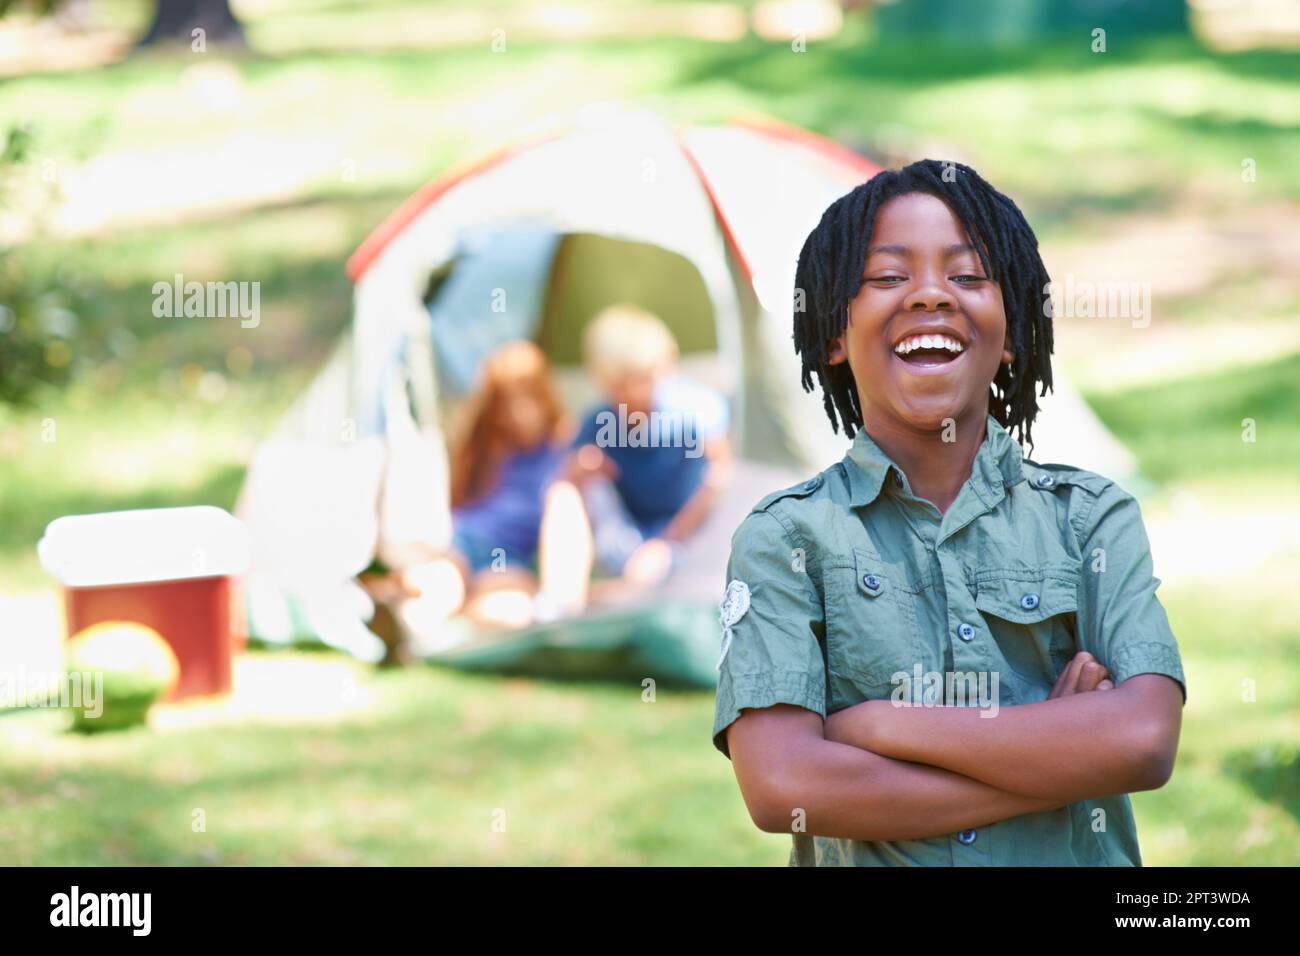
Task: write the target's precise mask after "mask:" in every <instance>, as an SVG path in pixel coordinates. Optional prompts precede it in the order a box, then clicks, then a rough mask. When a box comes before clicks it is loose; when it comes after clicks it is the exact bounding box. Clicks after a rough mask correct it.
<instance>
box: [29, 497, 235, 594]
mask: <svg viewBox="0 0 1300 956" xmlns="http://www.w3.org/2000/svg"><path fill="white" fill-rule="evenodd" d="M36 553H37V554H38V555H39V556H40V559H41V564H42V566H44V568H45V570H46V571H48V572H49V573H50V574H52V575H53V576H54V577H55V578H57V579H58V580H59V582H60V583H62V584H63V585H64V586H65V587H77V588H89V587H103V586H106V585H114V584H147V583H150V582H153V581H178V580H182V579H184V578H208V577H219V576H223V575H230V574H242V573H243V572H244V570H245V569H246V568H247V567H248V532H247V529H245V528H244V525H243V523H242V522H240V521H239V520H238V519H237V518H235V517H234V516H233V515H231V514H229V513H228V512H226V511H223V510H222V509H220V508H214V507H211V506H209V505H201V506H198V507H193V508H153V509H147V510H140V511H111V512H106V513H104V514H94V515H69V516H67V517H64V518H56V519H55V520H54V521H51V522H50V524H49V526H48V527H47V528H46V529H45V537H43V538H41V540H40V541H39V542H38V543H37V545H36Z"/></svg>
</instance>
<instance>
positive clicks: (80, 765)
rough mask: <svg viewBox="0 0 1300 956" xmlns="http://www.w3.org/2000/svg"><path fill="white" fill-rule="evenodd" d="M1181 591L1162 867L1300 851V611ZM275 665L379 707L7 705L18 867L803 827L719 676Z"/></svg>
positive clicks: (400, 860)
mask: <svg viewBox="0 0 1300 956" xmlns="http://www.w3.org/2000/svg"><path fill="white" fill-rule="evenodd" d="M1164 600H1165V603H1166V607H1167V608H1168V610H1169V615H1170V621H1171V624H1172V626H1173V628H1174V630H1175V632H1176V633H1177V634H1178V635H1179V642H1180V645H1181V647H1182V651H1183V662H1184V668H1185V671H1186V674H1187V679H1188V685H1189V697H1188V703H1187V707H1186V710H1185V712H1184V722H1183V730H1182V741H1181V747H1180V751H1179V758H1178V763H1177V766H1176V768H1175V772H1174V776H1173V778H1172V780H1171V781H1170V782H1169V783H1168V784H1167V785H1166V786H1165V787H1163V788H1162V789H1160V790H1157V791H1148V792H1142V793H1137V794H1134V795H1133V797H1132V800H1133V805H1134V812H1135V815H1136V818H1137V822H1138V834H1139V839H1140V842H1141V846H1142V850H1143V856H1144V861H1145V862H1146V863H1147V864H1148V865H1186V864H1197V865H1214V866H1225V865H1278V866H1281V865H1289V864H1291V863H1293V862H1294V860H1295V854H1296V848H1297V847H1298V846H1300V763H1298V762H1297V759H1296V754H1295V751H1294V749H1293V748H1288V746H1286V745H1285V743H1284V742H1286V741H1292V742H1294V741H1295V740H1296V739H1297V738H1298V737H1300V723H1298V722H1297V717H1296V714H1295V711H1294V707H1293V706H1292V702H1293V701H1294V700H1295V699H1296V696H1297V694H1300V674H1297V672H1296V669H1295V668H1294V667H1292V666H1291V661H1292V659H1293V657H1294V653H1295V649H1296V628H1295V623H1294V620H1295V619H1294V617H1293V616H1292V612H1288V610H1287V609H1286V608H1285V607H1284V606H1283V605H1282V604H1281V602H1278V601H1276V600H1272V601H1260V602H1252V601H1249V600H1244V599H1242V598H1241V597H1240V596H1239V597H1237V598H1236V599H1235V600H1234V601H1233V602H1232V603H1231V605H1227V604H1226V603H1225V602H1223V601H1222V600H1220V599H1219V598H1218V596H1217V595H1215V594H1207V593H1205V592H1204V591H1203V590H1191V591H1174V592H1171V593H1169V594H1165V595H1164ZM1242 620H1249V621H1250V622H1251V628H1250V629H1249V635H1248V640H1247V641H1243V639H1242V633H1243V632H1242V627H1241V621H1242ZM253 661H254V662H265V661H288V662H298V665H299V666H302V667H303V668H304V670H303V674H302V677H301V680H300V681H295V682H294V683H295V685H296V686H294V687H292V688H290V687H286V694H297V695H299V696H302V695H310V697H311V699H313V700H317V699H320V698H324V697H327V696H329V695H335V696H337V695H339V694H340V693H342V690H341V688H343V687H345V686H348V687H350V688H351V691H350V692H352V693H354V694H355V695H356V698H357V700H358V701H360V702H361V704H362V705H361V706H358V707H357V708H356V709H355V710H353V711H352V712H350V713H344V714H341V715H337V716H331V717H326V718H320V719H299V720H297V721H294V722H290V721H276V720H273V719H266V718H262V719H244V720H240V719H234V718H231V719H228V720H221V721H216V720H209V721H206V722H199V723H197V725H194V726H188V727H186V726H179V727H171V728H167V727H164V728H161V729H153V730H143V729H142V730H134V731H128V732H125V733H121V734H113V735H102V736H99V737H95V738H87V737H82V736H78V735H75V734H71V733H67V732H64V731H63V730H62V729H61V728H62V726H63V722H64V718H63V717H62V715H59V714H57V713H53V712H48V711H29V712H26V713H20V714H12V715H9V716H4V717H0V747H3V749H4V752H5V755H6V759H5V765H4V768H3V769H2V770H0V864H30V863H41V864H66V865H74V864H75V865H87V864H123V863H143V864H204V863H223V864H253V865H258V864H285V863H291V864H308V865H310V864H352V863H365V864H429V863H440V864H470V865H477V864H493V863H511V864H523V865H534V864H561V865H567V864H610V863H612V864H663V865H670V864H677V865H730V864H749V865H772V866H779V865H783V864H784V863H785V862H786V855H787V853H788V851H789V840H788V838H786V837H782V836H774V835H768V834H763V833H761V832H759V831H758V830H757V829H755V828H754V827H753V826H752V825H751V824H750V822H749V817H748V814H747V813H746V811H745V808H744V805H743V802H742V801H741V798H740V795H739V791H738V789H737V787H736V784H735V780H734V778H733V776H732V773H731V767H730V764H729V763H728V762H727V761H726V759H725V758H723V757H722V756H721V755H720V754H718V753H717V751H716V750H714V748H713V747H712V745H711V743H710V742H709V739H708V738H709V728H710V726H711V724H712V718H713V696H712V694H710V693H709V692H700V691H664V690H660V691H659V693H658V695H657V700H655V701H654V702H652V703H646V702H643V701H642V699H641V688H640V685H639V684H629V685H617V684H589V683H584V684H565V683H561V682H545V681H534V680H524V679H509V680H506V679H498V678H493V677H485V676H473V675H465V674H460V673H455V672H449V671H442V670H435V669H427V668H415V669H410V670H405V671H399V672H392V671H375V670H371V669H368V668H366V667H364V666H361V665H359V664H356V663H355V662H351V661H340V660H339V659H338V658H336V657H335V656H334V655H268V654H256V655H253ZM340 675H345V676H343V677H341V676H340ZM348 678H350V680H351V681H352V682H353V683H352V684H348V682H347V681H348ZM1245 681H1252V682H1254V698H1255V699H1254V700H1253V701H1247V700H1244V699H1243V687H1245V686H1246V684H1244V683H1243V682H1245ZM195 810H202V811H203V815H204V819H205V821H206V830H205V831H204V832H194V830H193V829H192V823H193V820H194V819H195V816H194V811H195ZM502 813H503V814H504V821H505V832H498V831H497V830H495V829H494V821H498V820H500V819H502ZM106 834H109V836H105V835H106Z"/></svg>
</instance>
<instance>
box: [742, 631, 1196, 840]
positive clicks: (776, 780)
mask: <svg viewBox="0 0 1300 956" xmlns="http://www.w3.org/2000/svg"><path fill="white" fill-rule="evenodd" d="M1182 701H1183V698H1182V691H1181V689H1180V688H1179V686H1178V683H1177V681H1174V680H1173V679H1171V678H1169V677H1166V676H1164V675H1163V674H1139V675H1136V676H1134V677H1131V678H1129V679H1128V680H1126V681H1124V682H1123V683H1122V684H1121V685H1120V686H1118V687H1115V686H1113V684H1112V682H1111V681H1110V680H1109V679H1108V676H1107V673H1106V669H1105V667H1103V666H1102V665H1101V664H1100V663H1099V662H1098V661H1096V660H1095V659H1093V658H1092V657H1091V655H1089V654H1088V653H1087V652H1086V651H1084V652H1080V653H1079V654H1078V655H1076V657H1075V658H1074V660H1072V661H1071V662H1070V664H1069V665H1068V666H1067V667H1066V668H1065V670H1064V671H1063V672H1062V673H1061V676H1060V677H1059V678H1058V679H1057V682H1056V686H1055V687H1053V688H1052V693H1051V695H1050V696H1049V697H1048V699H1047V700H1043V701H1038V702H1035V703H1032V704H1021V705H1018V706H1014V707H1003V708H1001V709H1000V710H999V711H998V713H997V716H995V717H991V718H989V717H981V716H980V710H979V709H978V708H974V707H898V706H895V705H894V704H893V703H892V702H890V701H885V700H873V701H866V702H864V703H861V704H858V705H856V706H854V707H849V708H846V709H845V710H842V711H838V712H836V713H835V714H832V715H831V716H830V717H828V718H827V719H826V720H825V721H823V720H822V718H821V717H820V716H819V715H818V714H815V713H813V712H812V711H810V710H805V709H804V708H802V707H796V706H793V705H790V704H778V705H776V706H774V707H765V708H762V709H748V710H744V711H743V712H742V713H741V716H740V717H739V718H737V719H736V721H735V722H734V723H732V724H731V726H730V727H728V728H727V745H728V749H729V751H730V753H731V759H732V766H733V769H734V770H735V773H736V779H737V781H738V783H739V784H740V791H741V795H742V796H743V797H744V800H745V806H746V807H747V808H748V809H749V813H750V816H751V818H752V819H753V821H754V823H755V825H756V826H758V827H759V829H761V830H765V831H767V832H769V833H788V832H790V827H791V821H792V814H794V813H795V812H796V811H797V810H801V811H802V812H803V814H804V824H805V829H806V832H808V833H814V834H817V835H819V836H833V837H843V838H847V839H852V840H867V841H877V840H909V839H920V838H923V837H928V836H938V835H941V834H947V833H952V832H954V831H956V830H961V829H965V828H969V827H977V826H983V825H985V824H988V823H992V822H994V821H997V820H1005V819H1007V818H1009V817H1015V816H1020V815H1021V814H1025V813H1034V812H1039V811H1043V810H1054V809H1058V808H1060V807H1063V806H1065V805H1066V804H1068V803H1073V802H1075V801H1078V800H1088V799H1093V798H1096V797H1101V796H1108V795H1110V794H1115V793H1129V792H1133V791H1137V790H1154V789H1157V788H1159V787H1162V786H1164V784H1165V782H1166V781H1167V780H1168V779H1169V777H1170V775H1171V774H1172V772H1173V764H1174V755H1175V753H1176V752H1177V750H1178V736H1179V731H1180V729H1181V725H1182Z"/></svg>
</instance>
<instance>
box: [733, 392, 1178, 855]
mask: <svg viewBox="0 0 1300 956" xmlns="http://www.w3.org/2000/svg"><path fill="white" fill-rule="evenodd" d="M727 582H728V583H729V584H730V595H729V597H730V600H729V601H728V602H724V608H723V620H724V623H728V622H730V623H731V626H730V629H729V630H730V633H729V634H726V635H724V643H725V646H726V651H725V654H724V655H723V658H722V663H721V665H720V673H719V680H718V690H717V700H716V712H715V717H714V723H713V742H714V745H715V746H716V747H717V748H718V749H719V750H721V751H722V752H723V753H724V754H726V755H727V756H728V757H730V754H729V753H728V751H727V742H726V736H725V734H724V731H725V730H726V728H727V727H728V726H729V725H730V724H731V723H732V722H733V721H735V720H736V719H737V718H738V717H739V716H740V714H741V710H742V708H750V707H753V708H761V707H771V706H773V705H774V704H782V703H784V704H795V705H797V706H799V707H804V708H806V709H808V710H811V711H815V712H816V713H818V714H820V715H821V716H822V717H823V718H824V717H825V716H826V715H827V714H829V713H834V712H836V711H838V710H842V709H843V708H845V707H850V706H852V705H854V704H858V703H861V702H862V701H864V700H873V699H886V698H889V697H890V696H891V694H892V693H893V691H894V687H895V685H896V681H895V680H894V678H895V677H896V675H899V674H906V675H908V676H909V677H917V676H922V675H924V674H927V673H934V672H937V673H939V674H941V675H948V674H949V673H950V672H954V671H955V672H964V673H968V674H983V675H985V679H986V680H987V681H988V685H989V687H990V689H991V684H992V680H993V679H994V678H995V677H996V679H997V681H998V685H997V691H996V693H997V697H996V699H997V702H998V704H999V706H1014V705H1016V704H1026V703H1030V702H1032V701H1039V700H1045V699H1046V698H1047V696H1048V694H1049V693H1050V692H1051V689H1052V686H1053V684H1055V682H1056V678H1057V677H1058V676H1059V675H1060V673H1061V670H1062V669H1063V668H1064V667H1065V665H1066V664H1067V663H1068V662H1069V661H1070V659H1071V658H1072V657H1073V656H1074V655H1075V654H1076V653H1077V652H1078V651H1080V650H1087V651H1089V652H1090V653H1092V654H1093V655H1094V656H1095V657H1096V658H1097V659H1098V660H1100V661H1101V662H1102V663H1103V664H1105V665H1106V667H1107V668H1108V670H1109V671H1110V676H1111V678H1112V679H1113V680H1114V681H1115V683H1116V684H1117V685H1118V684H1120V683H1122V682H1123V681H1125V680H1127V679H1128V678H1130V677H1132V676H1134V675H1135V674H1152V673H1154V674H1167V675H1168V676H1169V677H1172V678H1173V679H1174V680H1176V681H1178V683H1179V684H1180V685H1181V687H1182V689H1183V700H1184V704H1185V703H1186V698H1187V684H1186V680H1185V678H1184V677H1183V669H1182V661H1181V659H1180V657H1179V652H1178V644H1177V641H1176V640H1175V638H1174V635H1173V633H1172V632H1171V631H1170V629H1169V621H1168V619H1167V617H1166V615H1165V611H1164V608H1163V607H1162V606H1161V604H1160V601H1159V599H1158V598H1157V597H1156V593H1155V592H1156V588H1157V587H1158V586H1159V584H1160V579H1159V578H1156V577H1155V576H1154V575H1153V572H1152V564H1151V553H1150V546H1149V544H1148V542H1147V535H1146V530H1145V528H1144V527H1143V524H1142V516H1141V513H1140V511H1139V509H1138V504H1137V501H1136V500H1135V499H1134V498H1133V497H1132V496H1131V495H1129V494H1128V493H1126V492H1125V491H1124V490H1123V489H1121V488H1120V487H1119V486H1118V485H1116V484H1115V483H1114V482H1113V481H1111V480H1109V479H1107V478H1103V477H1102V476H1100V475H1097V474H1094V473H1093V472H1089V471H1084V470H1082V469H1079V468H1072V467H1069V466H1066V465H1040V464H1037V463H1035V462H1033V461H1031V460H1029V459H1025V458H1023V457H1022V455H1021V451H1020V446H1019V445H1018V444H1017V443H1016V441H1015V440H1014V439H1013V438H1012V437H1011V436H1010V434H1008V433H1007V431H1006V430H1005V429H1004V428H1003V427H1002V426H1001V425H999V424H998V422H997V420H996V419H994V418H993V417H992V416H991V415H990V416H989V417H988V430H987V434H986V436H985V439H984V442H983V444H981V446H980V448H979V451H978V452H977V454H976V456H975V460H974V463H973V467H972V469H971V475H970V478H969V479H968V480H967V481H966V482H965V484H963V485H962V487H961V490H960V492H959V493H958V495H957V498H956V499H955V500H954V501H953V503H952V505H951V507H950V508H949V509H948V511H947V512H946V513H944V514H940V513H939V510H938V508H936V507H935V506H934V505H933V504H932V503H930V502H929V501H927V500H925V499H923V498H918V497H916V496H914V495H913V494H912V492H911V487H910V485H909V483H908V480H907V476H906V475H905V474H904V473H903V472H902V470H901V469H899V468H898V466H897V465H895V464H894V462H893V461H892V460H891V459H890V458H889V457H888V456H887V455H886V454H885V453H884V452H883V451H882V450H881V449H880V447H879V446H878V445H877V444H876V443H875V442H874V441H873V440H872V439H871V437H870V436H869V435H867V433H866V431H864V430H859V431H858V433H857V436H856V438H855V440H854V442H853V445H852V446H851V448H850V450H849V453H848V454H847V455H846V456H845V458H844V459H843V460H842V461H840V462H838V463H836V464H834V465H832V466H831V467H830V468H827V469H826V470H825V471H823V472H821V474H819V475H816V476H815V477H813V478H812V479H811V480H809V481H806V482H803V483H802V484H799V485H796V486H794V487H793V488H787V489H785V490H783V491H778V492H776V493H774V494H771V495H768V496H767V497H766V498H764V499H763V500H762V501H760V502H759V503H758V504H757V505H756V506H755V507H754V509H753V510H752V511H751V512H750V514H749V515H748V516H747V517H746V518H745V520H744V521H743V522H741V524H740V527H739V528H738V529H737V530H736V533H735V535H734V536H733V538H732V544H731V558H730V561H729V562H728V565H727ZM731 582H743V587H742V586H741V585H737V584H731ZM737 592H739V593H737ZM746 598H747V600H746ZM931 686H937V687H938V688H939V693H941V694H943V695H944V697H943V702H944V703H945V704H948V705H955V706H962V705H963V704H964V705H965V706H980V700H979V699H978V697H977V696H975V695H968V696H966V697H965V699H964V700H963V699H961V698H957V697H956V695H955V694H953V695H952V696H949V694H950V691H952V690H954V688H953V687H952V686H950V682H949V681H948V680H947V679H942V680H939V681H938V682H937V684H934V685H931ZM972 686H973V685H972ZM913 693H916V692H915V691H913ZM909 699H910V698H909ZM931 699H934V698H931ZM985 700H986V701H987V698H985ZM1098 810H1101V811H1103V813H1097V811H1098ZM793 836H794V846H793V848H792V850H791V854H790V864H791V865H792V866H796V865H797V866H814V865H820V866H828V865H831V866H834V865H858V866H896V865H929V866H1004V865H1011V866H1018V865H1048V866H1054V865H1055V866H1071V865H1084V866H1098V865H1100V866H1107V865H1110V866H1130V865H1131V866H1140V865H1141V863H1142V861H1141V856H1140V854H1139V852H1138V841H1137V832H1136V828H1135V825H1134V822H1133V811H1132V807H1131V805H1130V803H1129V798H1128V795H1127V794H1117V795H1115V796H1111V797H1106V798H1104V799H1097V800H1082V801H1079V802H1077V803H1072V804H1070V805H1069V806H1067V807H1064V808H1062V809H1059V810H1051V811H1044V812H1041V813H1029V814H1024V815H1022V816H1018V817H1013V818H1011V819H1007V820H1002V821H999V822H997V823H992V824H989V825H987V826H983V827H979V828H975V829H971V830H963V831H961V832H960V833H952V834H947V835H943V836H934V837H928V838H926V839H921V840H898V841H881V842H863V841H858V840H848V839H839V838H832V837H822V836H814V835H811V834H807V833H798V832H796V833H794V835H793Z"/></svg>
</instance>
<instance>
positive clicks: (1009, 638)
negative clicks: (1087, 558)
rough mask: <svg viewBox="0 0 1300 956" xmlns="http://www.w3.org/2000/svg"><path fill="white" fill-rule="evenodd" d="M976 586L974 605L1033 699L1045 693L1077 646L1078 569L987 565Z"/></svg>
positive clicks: (1040, 697) (1075, 651)
mask: <svg viewBox="0 0 1300 956" xmlns="http://www.w3.org/2000/svg"><path fill="white" fill-rule="evenodd" d="M975 586H976V594H975V606H976V608H978V609H979V611H980V613H981V614H982V615H983V616H984V622H985V624H986V625H987V626H988V628H989V631H990V633H992V635H993V640H994V641H995V642H996V643H997V646H998V650H999V651H1000V652H1001V653H1002V657H1003V658H1004V659H1005V660H1006V662H1007V665H1008V666H1009V667H1010V668H1011V670H1012V671H1014V672H1015V674H1016V676H1017V677H1019V679H1020V681H1021V683H1022V686H1023V688H1024V689H1025V690H1026V691H1028V692H1029V697H1030V699H1045V698H1046V697H1047V695H1048V693H1050V692H1051V689H1052V685H1053V684H1054V683H1056V678H1057V677H1058V676H1059V675H1060V673H1061V671H1062V670H1064V669H1065V666H1066V665H1067V664H1068V663H1069V662H1070V659H1071V658H1072V657H1074V655H1075V654H1076V653H1077V652H1078V650H1079V639H1078V633H1079V632H1078V612H1079V593H1078V587H1079V569H1078V568H1076V567H1073V566H1071V565H1065V564H1062V565H1053V566H1048V567H1043V568H986V569H984V570H981V571H980V572H978V573H977V575H976V585H975ZM1039 691H1041V693H1039Z"/></svg>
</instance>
